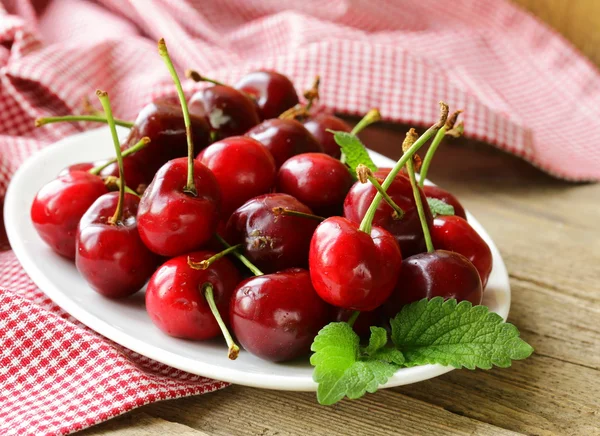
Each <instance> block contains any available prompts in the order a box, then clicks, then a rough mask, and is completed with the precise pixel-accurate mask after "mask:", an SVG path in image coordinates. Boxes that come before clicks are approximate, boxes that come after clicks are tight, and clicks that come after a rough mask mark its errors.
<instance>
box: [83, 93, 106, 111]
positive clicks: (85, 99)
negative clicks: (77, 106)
mask: <svg viewBox="0 0 600 436" xmlns="http://www.w3.org/2000/svg"><path fill="white" fill-rule="evenodd" d="M81 106H82V107H83V113H84V114H86V115H102V112H100V111H99V110H97V109H96V108H95V107H94V106H92V102H91V101H90V99H89V98H88V97H87V95H86V96H84V97H83V98H82V99H81Z"/></svg>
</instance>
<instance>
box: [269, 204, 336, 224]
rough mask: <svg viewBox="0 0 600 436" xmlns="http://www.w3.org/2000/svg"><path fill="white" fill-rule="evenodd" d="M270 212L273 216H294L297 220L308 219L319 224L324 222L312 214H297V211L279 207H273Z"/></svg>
mask: <svg viewBox="0 0 600 436" xmlns="http://www.w3.org/2000/svg"><path fill="white" fill-rule="evenodd" d="M272 210H273V213H274V214H275V215H283V216H295V217H298V218H308V219H310V220H315V221H319V222H321V221H325V218H324V217H322V216H319V215H313V214H312V213H305V212H299V211H297V210H291V209H286V208H284V207H281V206H277V207H274V208H273V209H272Z"/></svg>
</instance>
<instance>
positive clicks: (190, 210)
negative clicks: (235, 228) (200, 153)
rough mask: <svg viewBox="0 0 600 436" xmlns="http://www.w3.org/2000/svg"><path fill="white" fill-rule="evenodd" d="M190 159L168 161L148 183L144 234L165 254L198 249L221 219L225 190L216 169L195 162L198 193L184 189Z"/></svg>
mask: <svg viewBox="0 0 600 436" xmlns="http://www.w3.org/2000/svg"><path fill="white" fill-rule="evenodd" d="M187 163H188V162H187V159H186V158H183V157H182V158H179V159H173V160H172V161H169V162H167V163H166V164H165V165H163V167H162V168H161V169H160V170H158V172H157V173H156V176H155V177H154V180H152V183H150V185H148V188H146V191H145V192H144V195H143V196H142V199H141V201H140V207H139V211H138V227H139V232H140V236H141V237H142V240H143V241H144V243H145V244H146V246H147V247H148V248H149V249H150V250H152V251H153V252H155V253H157V254H160V255H161V256H169V257H173V256H177V255H179V254H183V253H188V252H190V251H193V250H197V249H199V248H200V247H202V246H203V245H204V244H206V243H207V242H208V241H209V240H210V238H211V237H212V235H213V233H214V231H215V229H216V228H217V224H218V223H219V210H220V207H221V194H220V191H219V184H218V182H217V179H215V176H214V175H213V174H212V172H211V171H210V170H209V169H208V168H206V167H205V166H204V165H202V164H201V163H200V162H197V161H195V162H194V183H195V185H196V189H197V191H198V193H197V195H192V194H188V193H186V192H184V188H185V186H186V180H187Z"/></svg>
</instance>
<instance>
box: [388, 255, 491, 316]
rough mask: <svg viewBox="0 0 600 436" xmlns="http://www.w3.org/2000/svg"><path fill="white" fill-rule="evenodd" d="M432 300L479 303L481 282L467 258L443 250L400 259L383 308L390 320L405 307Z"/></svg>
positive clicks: (481, 295)
mask: <svg viewBox="0 0 600 436" xmlns="http://www.w3.org/2000/svg"><path fill="white" fill-rule="evenodd" d="M433 297H443V298H444V299H450V298H455V299H456V300H458V301H463V300H466V301H470V302H471V303H473V304H474V305H477V304H481V300H482V298H483V289H482V286H481V279H480V278H479V273H478V272H477V269H476V268H475V267H474V266H473V264H472V263H471V262H470V261H469V259H467V258H466V257H464V256H463V255H462V254H458V253H453V252H451V251H445V250H435V251H433V252H431V253H420V254H416V255H414V256H411V257H409V258H407V259H404V260H403V261H402V268H401V270H400V277H399V278H398V285H397V286H396V289H394V292H393V293H392V295H391V296H390V298H389V299H388V301H386V302H385V304H384V305H383V309H384V311H385V313H386V315H387V316H388V317H393V316H395V315H396V314H397V313H398V312H400V310H401V309H402V306H404V305H405V304H409V303H413V302H415V301H419V300H421V299H423V298H429V299H431V298H433Z"/></svg>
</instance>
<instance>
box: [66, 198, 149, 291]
mask: <svg viewBox="0 0 600 436" xmlns="http://www.w3.org/2000/svg"><path fill="white" fill-rule="evenodd" d="M118 201H119V193H118V192H109V193H108V194H104V195H103V196H102V197H100V198H98V199H97V200H96V201H95V202H94V204H92V206H91V207H90V208H89V209H88V211H87V212H86V213H85V214H84V215H83V217H81V221H80V223H79V227H78V229H77V254H76V257H75V264H76V265H77V269H78V270H79V272H80V273H81V275H82V276H83V278H84V279H85V280H86V281H87V282H88V283H89V284H90V286H91V287H92V288H93V289H94V290H95V291H97V292H98V293H100V294H102V295H104V296H105V297H109V298H121V297H126V296H128V295H131V294H133V293H135V292H137V291H139V290H140V289H141V288H142V287H143V286H144V284H145V283H146V281H147V280H148V278H149V277H150V276H151V275H152V273H153V272H154V270H155V269H156V266H157V265H158V256H156V255H155V254H154V253H152V252H151V251H150V250H148V249H147V248H146V246H145V245H144V243H143V242H142V240H141V239H140V235H139V233H138V228H137V220H136V214H137V210H138V205H139V201H140V200H139V198H138V197H137V196H135V195H133V194H129V193H125V201H124V202H123V218H122V220H121V221H120V222H119V223H118V224H110V223H109V219H110V218H111V217H112V216H113V215H114V213H115V210H116V208H117V203H118Z"/></svg>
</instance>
